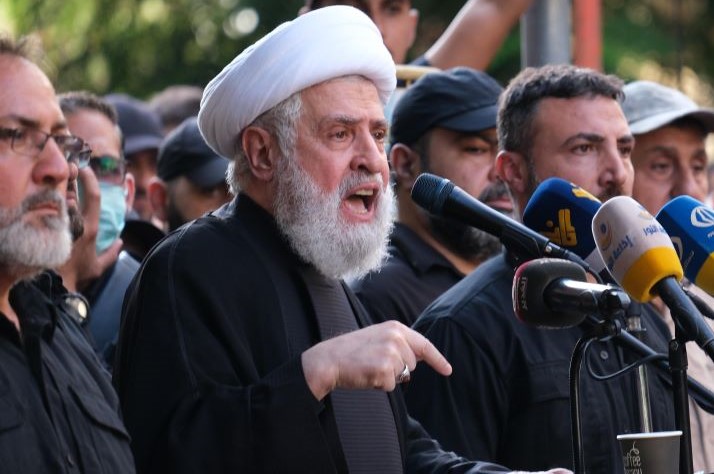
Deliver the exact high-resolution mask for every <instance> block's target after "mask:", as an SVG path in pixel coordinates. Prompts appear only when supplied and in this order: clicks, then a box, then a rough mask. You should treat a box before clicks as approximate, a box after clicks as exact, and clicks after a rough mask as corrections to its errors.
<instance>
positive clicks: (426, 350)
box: [407, 329, 452, 376]
mask: <svg viewBox="0 0 714 474" xmlns="http://www.w3.org/2000/svg"><path fill="white" fill-rule="evenodd" d="M407 342H408V343H409V347H411V349H412V351H413V352H414V356H415V357H416V359H417V360H421V361H424V362H426V363H427V364H429V365H430V366H431V367H432V368H433V369H434V370H436V371H437V372H438V373H440V374H441V375H445V376H447V375H451V370H452V369H451V364H449V361H448V360H446V357H444V356H443V355H442V354H441V352H439V350H438V349H437V348H436V347H435V346H434V344H432V343H431V341H429V339H427V338H425V337H424V336H422V335H421V334H419V333H418V332H416V331H414V330H412V329H409V332H408V334H407Z"/></svg>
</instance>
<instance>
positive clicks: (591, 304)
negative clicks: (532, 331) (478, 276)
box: [512, 258, 630, 328]
mask: <svg viewBox="0 0 714 474" xmlns="http://www.w3.org/2000/svg"><path fill="white" fill-rule="evenodd" d="M512 299H513V312H514V313H516V316H517V317H518V319H519V320H521V321H523V322H524V323H527V324H530V325H533V326H537V327H543V328H569V327H572V326H577V325H578V324H580V323H581V322H583V321H584V320H585V319H586V318H587V317H588V316H590V315H594V316H598V317H600V316H605V317H606V318H607V317H610V316H611V315H612V314H613V313H615V312H616V311H624V310H626V309H627V308H628V306H629V305H630V298H629V297H628V296H627V294H626V293H625V292H624V291H623V290H621V289H620V288H617V287H614V286H610V285H600V284H597V283H589V282H588V281H587V278H586V274H585V270H584V269H583V268H582V267H580V266H579V265H577V264H576V263H573V262H569V261H567V260H561V259H557V258H539V259H536V260H531V261H529V262H526V263H524V264H523V265H521V266H519V267H518V269H517V270H516V273H515V275H514V276H513V288H512Z"/></svg>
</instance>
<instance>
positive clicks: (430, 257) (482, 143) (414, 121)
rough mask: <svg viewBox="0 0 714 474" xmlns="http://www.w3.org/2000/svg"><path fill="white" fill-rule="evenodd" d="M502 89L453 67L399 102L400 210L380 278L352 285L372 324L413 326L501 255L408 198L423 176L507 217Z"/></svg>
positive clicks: (484, 236)
mask: <svg viewBox="0 0 714 474" xmlns="http://www.w3.org/2000/svg"><path fill="white" fill-rule="evenodd" d="M501 90H502V88H501V86H500V85H499V84H498V83H497V82H496V81H495V80H494V79H493V78H491V77H490V76H489V75H487V74H486V73H484V72H480V71H475V70H473V69H468V68H454V69H450V70H448V71H443V72H441V71H440V72H433V73H429V74H426V75H425V76H422V77H421V78H420V79H418V80H417V81H416V82H415V83H414V85H412V86H411V87H409V88H408V89H407V91H406V92H405V93H404V95H402V97H401V99H400V100H399V102H398V103H397V106H396V108H395V109H394V114H393V115H392V124H391V127H390V132H389V133H390V140H389V141H390V144H391V145H390V152H389V157H390V160H391V164H392V179H393V181H394V186H395V191H396V196H397V209H398V220H397V223H396V225H395V227H394V231H393V232H392V235H391V237H390V246H389V255H390V257H389V260H387V262H386V263H385V265H384V267H383V268H382V269H380V271H379V272H376V273H371V274H369V275H367V276H366V277H364V278H363V279H361V280H359V281H358V282H355V283H354V284H353V289H354V290H355V293H356V294H357V296H358V297H359V298H360V300H361V301H362V303H363V304H364V305H365V306H366V307H367V310H368V311H369V313H370V315H371V316H372V319H374V320H375V321H386V320H388V319H397V320H399V321H401V322H403V323H404V324H406V325H408V326H411V325H412V324H413V323H414V321H416V318H417V317H418V316H419V314H421V312H422V311H423V310H424V308H426V306H427V305H428V304H429V303H431V302H432V301H433V300H434V299H435V298H436V297H437V296H439V295H440V294H442V293H443V292H444V291H446V290H447V289H449V288H450V287H451V286H453V285H454V284H455V283H457V282H459V281H460V280H461V278H463V276H464V275H466V274H468V273H470V272H471V271H473V269H474V268H476V267H477V266H478V265H479V264H480V263H481V262H483V261H484V260H486V259H487V258H489V257H491V256H492V255H494V254H496V253H498V252H499V251H500V250H501V244H500V242H499V241H498V239H497V238H495V237H493V236H492V235H490V234H488V233H486V232H483V231H481V230H479V229H476V228H474V227H471V226H467V225H465V224H462V223H460V222H457V221H454V220H452V219H447V218H443V217H440V216H435V215H433V214H430V213H429V212H427V211H426V210H424V209H422V208H421V207H419V206H417V205H416V204H415V203H414V201H412V199H411V189H412V186H413V185H414V181H416V179H417V177H418V176H419V175H420V174H421V173H426V172H428V173H433V174H436V175H438V176H442V177H444V178H447V179H449V180H451V181H452V182H453V183H454V184H456V185H458V186H460V187H462V188H463V189H464V190H466V192H468V193H469V194H471V195H472V196H474V197H476V198H479V199H480V200H481V201H483V202H484V203H486V204H488V205H490V206H492V207H493V208H495V209H498V210H500V211H503V212H506V213H508V212H510V211H511V209H512V204H511V200H510V197H509V196H508V193H507V191H506V188H505V186H504V185H503V183H501V182H500V181H499V180H498V179H497V178H496V171H495V166H494V165H495V160H496V153H497V151H498V143H497V139H496V108H497V103H498V96H499V94H500V93H501Z"/></svg>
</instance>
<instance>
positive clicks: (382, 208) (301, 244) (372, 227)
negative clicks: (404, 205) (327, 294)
mask: <svg viewBox="0 0 714 474" xmlns="http://www.w3.org/2000/svg"><path fill="white" fill-rule="evenodd" d="M375 181H376V182H378V183H379V185H380V189H382V190H383V192H382V193H381V195H380V196H378V198H377V201H376V202H375V206H376V209H375V218H374V220H373V221H372V222H370V223H348V222H345V221H344V219H343V218H342V216H341V214H340V204H341V201H342V199H341V197H342V196H343V195H344V194H345V193H346V192H347V190H349V189H352V188H353V187H355V186H356V185H358V184H360V183H365V182H375ZM273 207H274V208H273V212H274V215H275V220H276V222H277V224H278V228H279V229H280V231H281V232H282V233H283V235H285V237H286V238H287V239H288V242H289V243H290V246H291V247H292V249H293V251H294V252H295V253H297V254H298V255H299V256H300V257H302V259H303V260H305V261H306V262H308V263H310V264H312V265H313V266H314V267H315V268H316V269H317V270H318V271H319V272H320V273H322V274H323V275H325V276H326V277H329V278H344V279H349V278H360V277H362V276H364V275H366V274H367V273H368V272H370V271H372V270H377V269H379V268H380V267H381V265H382V263H383V262H384V260H385V258H386V257H387V244H388V241H389V234H390V233H391V231H392V227H393V225H394V217H395V215H396V206H395V201H394V192H393V190H392V187H391V186H390V185H389V184H387V185H386V186H384V183H383V182H382V176H381V175H380V174H374V175H369V174H367V173H364V172H362V173H358V172H355V173H352V174H350V175H349V176H348V177H347V178H345V179H344V180H343V181H342V183H340V186H339V188H338V189H337V190H336V191H335V192H333V193H330V194H325V193H323V192H321V191H320V188H319V187H318V185H317V184H316V183H315V182H314V181H313V180H312V178H311V177H310V176H309V175H308V174H307V173H306V172H305V171H304V170H303V169H302V168H301V167H300V166H299V165H298V164H297V163H296V160H294V159H293V157H282V158H281V159H280V161H279V164H278V170H277V192H276V197H275V204H274V206H273Z"/></svg>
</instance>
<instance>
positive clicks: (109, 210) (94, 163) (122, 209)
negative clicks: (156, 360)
mask: <svg viewBox="0 0 714 474" xmlns="http://www.w3.org/2000/svg"><path fill="white" fill-rule="evenodd" d="M59 103H60V107H61V108H62V112H63V113H64V115H65V117H66V118H67V125H68V126H69V128H70V130H72V132H73V133H75V134H77V135H78V136H80V137H81V138H82V139H83V140H85V141H86V142H87V144H88V145H89V146H90V148H91V150H92V151H91V156H90V158H89V161H88V165H89V168H90V169H91V170H92V172H93V174H94V175H95V176H96V179H97V181H98V182H99V190H100V195H101V201H100V213H99V229H98V233H97V239H96V254H97V255H102V254H104V253H105V252H111V249H112V248H113V245H116V242H117V240H118V239H119V234H120V233H121V231H122V229H123V228H124V222H125V217H126V214H127V210H128V209H131V205H132V201H133V198H134V178H133V176H132V175H131V173H127V171H126V161H125V160H124V157H123V155H122V135H121V130H120V129H119V126H118V119H117V114H116V111H115V109H114V107H112V106H111V105H110V104H109V103H108V102H107V101H105V100H104V99H101V98H100V97H97V96H95V95H94V94H91V93H88V92H69V93H66V94H62V95H60V96H59ZM138 268H139V262H137V261H136V260H135V259H134V258H133V257H131V256H130V255H129V254H128V253H127V252H125V251H122V252H120V253H119V255H118V257H117V258H116V259H115V260H114V261H113V262H112V263H111V265H109V267H108V268H107V269H106V271H104V272H103V273H102V274H101V275H100V276H99V277H98V278H95V279H93V280H90V281H86V282H80V285H81V286H80V288H78V289H79V290H80V291H81V293H82V294H83V295H84V296H85V297H86V298H87V301H88V304H89V309H90V313H89V314H90V317H89V318H88V327H89V330H90V332H91V334H92V338H93V340H94V344H95V348H96V350H97V352H98V354H99V355H100V357H101V358H102V360H103V361H104V363H105V364H106V365H107V367H108V368H110V369H111V367H112V359H113V356H114V346H115V345H116V338H117V334H118V332H119V319H120V317H121V306H122V302H123V300H124V293H125V291H126V288H127V286H128V285H129V282H130V281H131V279H132V278H133V276H134V273H136V270H137V269H138Z"/></svg>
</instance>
